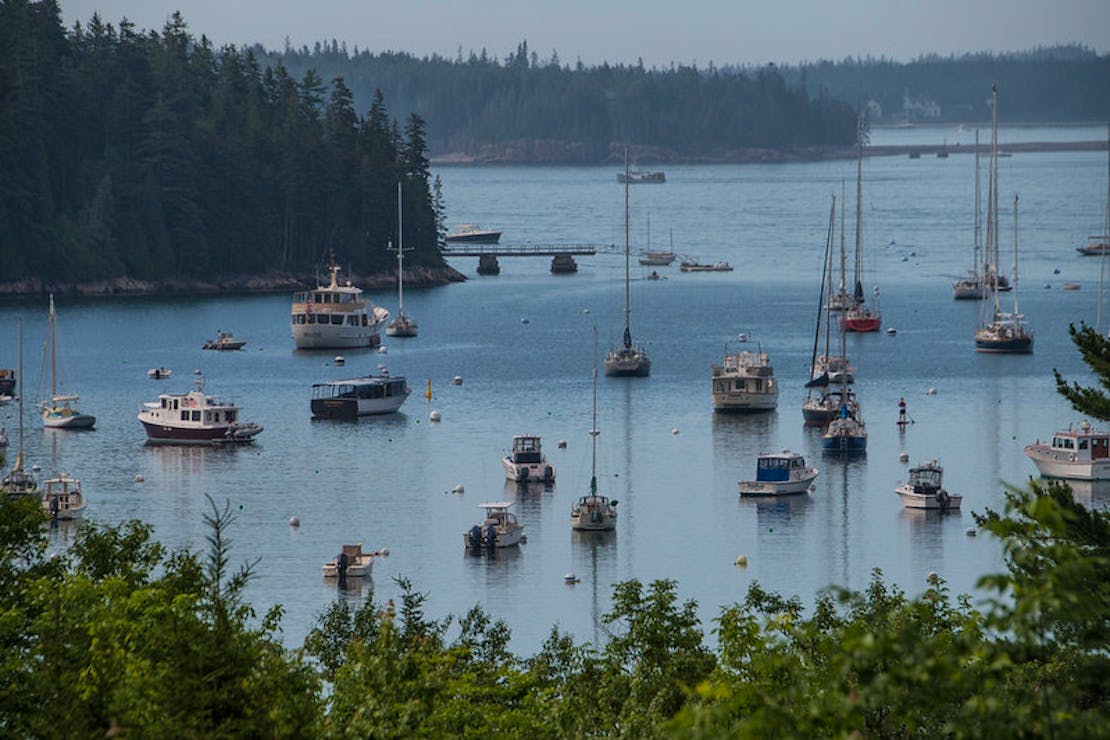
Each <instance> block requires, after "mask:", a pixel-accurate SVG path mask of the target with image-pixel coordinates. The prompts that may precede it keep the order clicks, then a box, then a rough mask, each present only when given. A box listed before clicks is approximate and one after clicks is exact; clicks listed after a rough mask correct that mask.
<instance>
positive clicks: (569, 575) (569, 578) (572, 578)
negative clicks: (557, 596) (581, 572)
mask: <svg viewBox="0 0 1110 740" xmlns="http://www.w3.org/2000/svg"><path fill="white" fill-rule="evenodd" d="M563 580H564V581H566V582H567V583H578V581H579V580H581V579H579V578H578V576H576V575H574V571H573V570H570V571H567V572H566V574H565V575H564V576H563Z"/></svg>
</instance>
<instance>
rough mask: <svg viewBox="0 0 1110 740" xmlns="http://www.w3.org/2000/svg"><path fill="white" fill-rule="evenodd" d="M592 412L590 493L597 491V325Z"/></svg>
mask: <svg viewBox="0 0 1110 740" xmlns="http://www.w3.org/2000/svg"><path fill="white" fill-rule="evenodd" d="M593 380H594V414H593V423H592V424H591V426H590V438H591V440H592V445H593V451H592V453H591V455H590V493H597V435H598V430H597V327H596V326H595V327H594V378H593Z"/></svg>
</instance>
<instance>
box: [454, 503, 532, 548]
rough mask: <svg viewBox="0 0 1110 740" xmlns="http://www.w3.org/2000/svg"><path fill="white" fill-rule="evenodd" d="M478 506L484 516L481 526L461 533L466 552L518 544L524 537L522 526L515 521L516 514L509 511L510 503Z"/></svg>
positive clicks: (478, 525) (477, 525)
mask: <svg viewBox="0 0 1110 740" xmlns="http://www.w3.org/2000/svg"><path fill="white" fill-rule="evenodd" d="M478 506H479V507H480V508H481V509H482V510H483V511H484V512H485V514H486V516H485V518H484V520H483V521H482V523H481V524H475V525H474V526H473V527H471V528H470V529H469V530H467V531H466V532H463V543H464V544H465V545H466V548H467V549H468V550H481V549H483V548H485V549H487V550H493V549H495V548H499V547H512V546H513V545H519V544H520V541H521V540H522V539H523V537H524V525H523V524H521V523H520V522H519V521H517V518H516V514H513V513H512V512H510V511H509V507H510V506H512V502H510V501H497V502H494V503H486V504H478Z"/></svg>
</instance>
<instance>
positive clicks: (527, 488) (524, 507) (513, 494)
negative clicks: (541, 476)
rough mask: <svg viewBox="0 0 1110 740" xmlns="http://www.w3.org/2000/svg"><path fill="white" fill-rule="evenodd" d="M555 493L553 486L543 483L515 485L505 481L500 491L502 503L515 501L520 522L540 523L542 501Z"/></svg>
mask: <svg viewBox="0 0 1110 740" xmlns="http://www.w3.org/2000/svg"><path fill="white" fill-rule="evenodd" d="M554 492H555V484H553V483H544V482H543V481H531V482H529V483H517V482H516V481H512V480H506V481H505V486H504V488H503V489H502V494H503V497H502V500H503V501H515V502H516V506H517V510H518V511H519V512H520V519H521V521H540V518H541V515H542V513H543V505H544V500H545V499H546V498H547V496H549V495H550V494H552V493H554Z"/></svg>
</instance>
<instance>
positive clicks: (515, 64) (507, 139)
mask: <svg viewBox="0 0 1110 740" xmlns="http://www.w3.org/2000/svg"><path fill="white" fill-rule="evenodd" d="M253 51H254V53H255V55H256V56H257V57H258V58H259V59H267V60H269V61H271V62H272V63H279V62H280V63H281V64H283V65H284V66H285V67H286V68H287V69H289V70H290V71H292V72H293V73H294V74H299V73H302V72H305V71H307V70H310V69H314V70H316V71H317V72H318V73H319V74H321V75H323V76H325V77H335V76H342V77H343V78H344V79H345V80H347V82H348V84H349V85H350V87H351V90H352V92H353V93H354V95H355V99H356V100H357V99H360V98H362V99H365V98H366V97H367V96H369V95H370V94H372V92H373V91H374V90H376V89H380V90H382V91H383V92H384V93H385V94H386V96H387V97H388V98H389V99H390V100H395V101H397V104H398V105H401V106H403V107H405V109H406V110H412V111H415V112H417V113H419V114H420V115H421V117H423V118H424V119H425V120H426V121H427V122H428V129H427V133H428V145H429V150H430V152H431V153H432V154H433V155H444V154H448V153H450V154H456V155H462V156H467V155H470V156H476V157H487V158H492V159H507V160H512V159H513V155H512V154H511V153H510V152H509V151H508V150H510V149H520V148H521V146H522V144H521V142H525V144H524V145H523V146H524V147H527V146H528V144H529V143H534V142H541V143H542V144H543V146H542V147H539V146H537V147H534V148H533V149H532V150H530V151H527V152H526V153H525V156H526V159H524V160H523V161H532V162H535V161H559V162H579V163H584V164H595V163H598V162H602V161H606V160H608V159H610V158H619V157H620V156H621V154H620V152H621V145H623V144H624V143H628V144H629V146H630V148H631V149H632V151H633V154H634V155H635V156H637V157H638V158H639V159H640V161H643V162H648V161H660V160H666V159H679V160H686V161H697V160H710V161H717V160H724V159H729V158H733V157H735V156H736V155H737V153H738V152H743V151H744V150H749V149H774V150H794V149H805V148H811V147H839V146H844V145H848V144H851V143H852V142H853V141H855V133H856V122H855V121H856V119H855V113H854V112H853V110H852V109H851V108H850V107H849V106H848V105H846V104H844V103H841V102H839V101H837V100H834V99H833V98H832V97H830V96H828V95H825V94H823V93H822V92H821V91H816V94H814V95H807V94H806V93H805V91H803V90H802V89H801V88H799V87H797V86H791V85H788V84H786V81H785V80H784V78H783V77H782V75H781V74H779V72H778V70H777V69H776V68H775V67H774V65H768V66H766V67H763V68H761V69H758V70H754V71H753V72H752V73H751V74H737V73H727V74H726V73H723V72H719V71H718V70H716V69H715V68H713V67H712V66H710V67H709V68H707V69H698V68H696V67H693V66H687V65H678V66H675V67H673V68H670V69H664V70H660V69H653V68H645V67H644V65H643V64H642V63H637V64H634V65H624V64H617V65H610V64H601V65H599V66H589V67H587V66H585V65H583V64H581V63H578V64H576V65H574V66H571V65H566V64H563V63H562V62H561V61H560V60H559V58H558V54H552V56H551V57H550V58H548V59H543V60H541V59H540V58H539V57H538V55H537V54H536V53H535V52H534V51H529V48H528V43H527V41H524V42H521V43H520V44H518V46H517V48H516V50H515V51H514V52H513V53H511V54H509V55H508V56H507V57H506V58H505V59H498V58H496V57H493V56H490V55H489V54H487V53H486V51H485V50H484V49H483V50H482V51H481V52H480V53H474V52H471V53H470V54H469V55H468V56H466V57H464V56H463V55H462V54H461V53H460V54H459V55H458V56H457V57H456V58H454V59H447V58H445V57H441V56H437V55H432V56H430V57H416V56H414V55H412V54H408V53H404V52H382V53H375V52H371V51H367V50H362V51H359V50H358V49H355V50H354V51H353V52H348V50H347V48H346V46H345V45H341V44H339V43H338V42H336V41H334V40H333V41H330V42H328V43H323V44H316V45H315V46H314V47H313V48H312V49H309V48H308V47H302V48H300V49H293V48H287V49H285V50H283V51H280V52H268V51H267V50H265V49H263V48H262V47H261V46H256V47H254V49H253Z"/></svg>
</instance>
